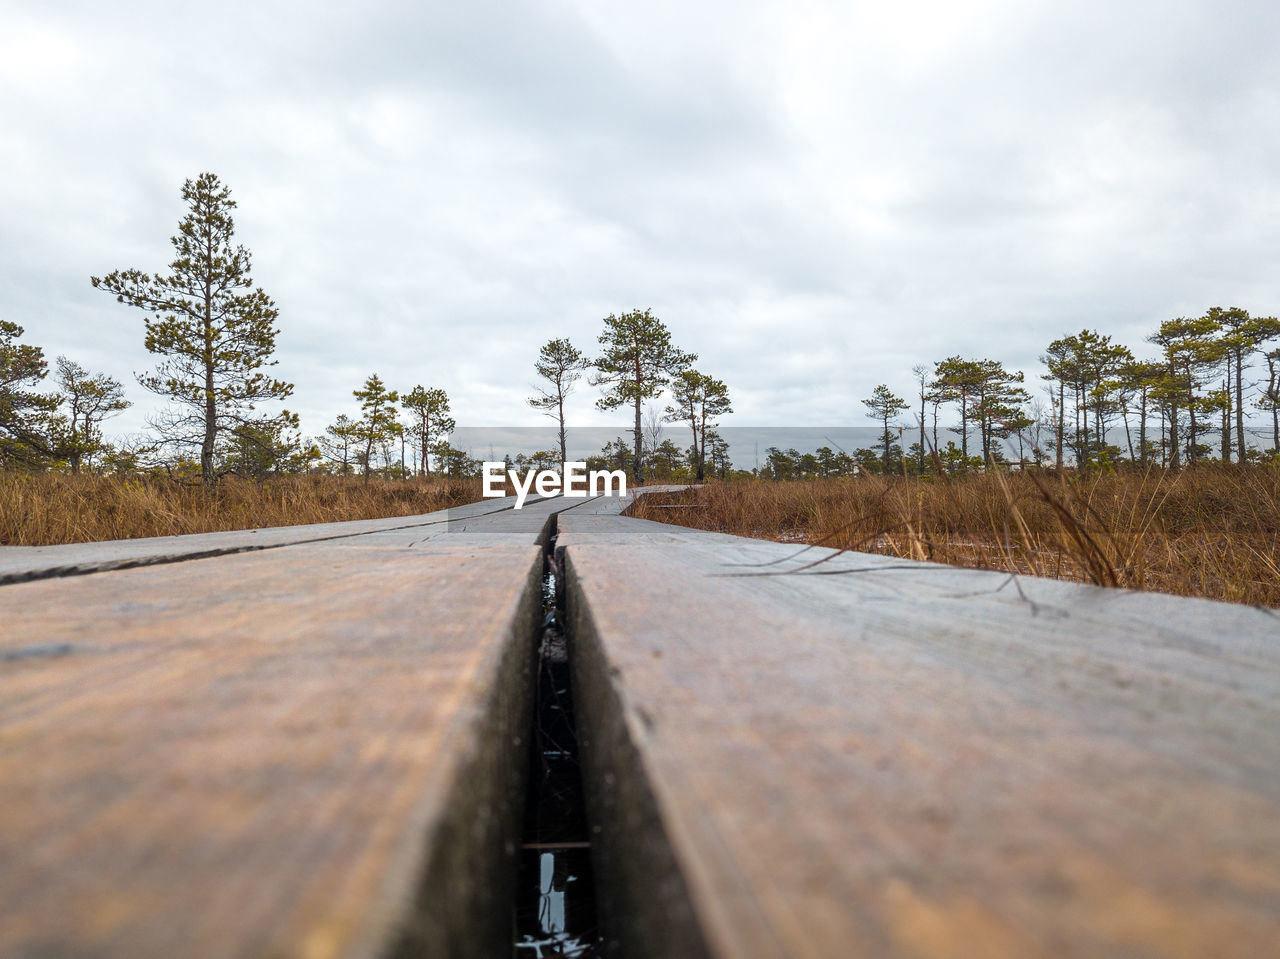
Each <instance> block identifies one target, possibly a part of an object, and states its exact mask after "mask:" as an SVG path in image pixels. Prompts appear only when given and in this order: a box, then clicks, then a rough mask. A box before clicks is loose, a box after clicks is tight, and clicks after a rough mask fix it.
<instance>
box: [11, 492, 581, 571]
mask: <svg viewBox="0 0 1280 959" xmlns="http://www.w3.org/2000/svg"><path fill="white" fill-rule="evenodd" d="M539 503H541V504H542V505H538V504H539ZM555 503H556V501H554V500H552V501H545V500H540V499H537V498H535V499H533V500H531V501H530V502H529V503H528V504H527V505H526V507H525V510H522V511H521V512H522V513H523V512H525V511H526V510H527V511H529V512H530V513H538V512H541V513H542V514H543V515H544V516H545V514H546V511H547V510H548V509H549V508H552V506H553V505H554V504H555ZM514 505H515V497H514V496H507V497H504V498H501V499H498V498H495V499H486V500H481V501H479V502H476V503H467V504H465V505H463V506H455V507H453V508H451V509H447V510H438V511H437V512H434V513H424V514H421V515H418V516H393V517H388V518H386V519H367V520H352V521H350V522H344V523H317V524H312V525H308V526H273V527H264V528H261V529H245V530H234V531H231V532H226V533H193V534H190V535H186V536H153V537H146V538H142V539H120V540H110V541H106V542H98V543H74V544H70V545H66V546H0V585H4V584H7V583H20V582H27V581H30V580H33V579H46V578H50V577H58V576H74V575H82V574H85V573H95V572H105V571H107V570H112V569H132V568H135V567H138V566H152V565H159V564H163V563H174V562H182V561H184V560H190V559H203V558H207V557H210V556H225V555H230V554H234V553H244V552H253V551H255V550H260V549H275V548H278V547H281V546H295V545H301V544H304V543H319V542H329V541H334V540H340V539H346V538H349V537H352V536H362V535H366V534H370V533H381V532H396V531H402V530H418V531H419V532H423V533H426V532H431V531H437V530H438V531H447V530H449V529H457V528H460V527H463V526H466V525H469V524H475V523H482V524H484V523H489V522H492V521H493V520H494V519H501V518H502V516H503V514H506V513H511V512H513V510H512V507H513V506H514ZM535 507H536V508H535ZM510 532H511V533H514V532H515V530H514V528H512V529H511V530H510ZM510 541H514V539H511V540H510Z"/></svg>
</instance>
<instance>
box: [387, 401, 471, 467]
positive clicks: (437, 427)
mask: <svg viewBox="0 0 1280 959" xmlns="http://www.w3.org/2000/svg"><path fill="white" fill-rule="evenodd" d="M400 405H401V406H402V407H404V409H406V410H408V411H409V416H410V417H411V419H412V423H411V425H410V426H409V432H410V433H411V434H412V435H413V436H414V437H415V438H416V439H417V440H418V445H419V449H420V450H421V452H422V459H421V461H420V462H419V464H418V472H419V473H420V474H421V475H423V476H430V475H431V462H430V459H429V456H430V453H431V452H432V451H433V450H434V449H435V448H436V446H437V445H438V444H439V443H440V441H441V440H443V438H444V437H445V436H447V435H448V434H450V433H452V432H453V429H454V427H455V426H456V425H457V424H456V423H454V421H453V417H452V416H450V415H449V394H448V393H446V392H445V391H444V390H442V389H439V388H432V389H427V388H425V387H423V386H421V385H418V386H415V387H414V388H413V389H412V390H410V391H409V392H408V393H406V394H405V395H404V397H403V398H402V399H401V400H400Z"/></svg>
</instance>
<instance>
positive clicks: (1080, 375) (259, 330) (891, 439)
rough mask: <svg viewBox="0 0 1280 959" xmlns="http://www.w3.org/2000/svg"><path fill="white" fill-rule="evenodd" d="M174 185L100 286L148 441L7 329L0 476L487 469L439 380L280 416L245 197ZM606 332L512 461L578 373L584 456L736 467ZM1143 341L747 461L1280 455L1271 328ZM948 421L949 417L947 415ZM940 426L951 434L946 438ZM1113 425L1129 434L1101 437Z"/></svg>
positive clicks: (620, 328) (688, 387)
mask: <svg viewBox="0 0 1280 959" xmlns="http://www.w3.org/2000/svg"><path fill="white" fill-rule="evenodd" d="M182 197H183V200H184V201H185V202H186V204H187V214H186V216H184V217H183V219H182V220H181V221H180V223H179V226H178V232H177V234H176V235H175V236H173V237H171V238H170V243H171V245H172V246H173V248H174V259H173V260H172V261H171V262H170V264H169V265H168V272H167V273H165V274H163V275H161V274H157V275H154V276H153V275H151V274H148V273H144V272H142V271H141V270H137V269H125V270H116V271H114V272H112V273H109V274H107V275H105V276H102V277H96V276H95V277H92V278H91V280H92V283H93V285H94V287H95V288H99V289H102V290H104V291H106V292H108V293H110V294H113V295H114V296H115V298H116V300H117V301H119V302H120V303H123V304H125V305H128V306H132V307H136V308H139V309H141V310H143V311H144V313H145V314H146V317H145V319H144V322H143V327H144V329H143V333H144V343H145V345H146V348H147V350H148V351H150V352H151V353H152V354H154V355H155V356H156V357H157V360H156V363H157V365H156V368H155V369H154V370H152V371H151V372H148V373H146V374H143V375H140V376H139V377H138V382H139V384H140V385H141V386H143V387H144V388H145V389H147V390H149V391H150V392H152V393H155V394H157V395H159V396H161V397H163V398H165V399H166V400H167V401H168V403H167V405H166V406H165V407H164V408H163V409H162V410H161V411H160V412H159V413H158V414H156V415H155V416H153V417H152V419H151V421H150V429H149V431H148V432H147V433H146V434H145V435H143V436H139V437H132V438H128V439H124V440H117V441H115V442H110V441H108V440H107V439H105V437H104V433H103V425H104V423H105V422H106V421H107V420H108V419H109V418H110V417H112V416H114V415H116V414H118V413H120V412H121V411H122V410H124V409H126V408H127V407H128V406H129V405H130V403H129V401H128V400H127V399H125V396H124V387H123V386H122V384H121V383H120V381H119V380H117V379H115V378H113V377H111V376H110V375H108V374H106V373H100V372H92V371H89V370H86V369H85V368H84V367H82V366H80V365H79V364H78V363H76V362H75V361H73V360H71V359H69V358H67V357H65V356H60V357H58V358H57V361H56V367H55V371H54V373H53V379H52V383H51V384H50V383H49V382H47V380H48V377H49V375H50V371H49V369H48V362H47V360H46V359H45V356H44V352H43V350H42V349H41V348H40V347H38V346H33V345H31V344H26V343H22V342H20V340H21V337H22V336H23V329H22V327H20V326H19V325H17V324H16V323H13V322H9V321H4V320H0V469H6V470H24V471H44V470H56V471H66V472H70V473H77V472H80V471H81V470H93V471H103V472H152V473H156V472H159V473H165V474H168V475H170V476H173V477H177V478H182V479H187V480H199V481H200V482H202V483H203V484H204V485H206V486H212V485H214V484H216V483H217V481H218V479H219V477H221V476H224V475H227V474H238V475H241V476H245V477H251V478H261V477H266V476H272V475H279V474H290V473H306V472H330V473H336V474H357V475H360V476H363V477H364V478H365V479H366V480H367V479H368V478H370V477H371V476H374V475H378V476H384V477H399V478H407V477H409V476H411V475H421V476H426V475H430V474H431V473H432V471H433V469H434V470H435V471H437V472H442V473H445V474H448V475H451V476H455V477H457V476H472V475H476V474H477V473H478V471H479V468H480V465H479V461H478V460H477V459H475V458H474V457H473V456H472V455H471V453H470V451H466V450H459V449H455V448H454V447H453V446H451V445H450V442H449V439H450V434H451V433H452V432H453V431H454V429H455V423H454V420H453V418H452V416H451V413H450V400H449V396H448V394H447V393H446V392H445V390H444V389H442V388H439V387H427V386H423V385H422V384H418V385H416V386H414V387H413V388H411V389H408V390H406V391H403V392H401V391H399V390H394V389H390V388H389V387H388V386H387V384H385V383H384V382H383V381H382V380H381V378H380V377H378V376H377V375H376V374H375V375H371V376H369V377H368V378H367V379H366V380H365V382H364V384H363V385H362V386H361V387H360V388H358V389H355V390H354V391H353V396H354V398H355V399H356V400H357V401H358V402H359V410H358V412H355V411H353V413H354V415H347V414H343V415H341V416H339V417H338V418H337V419H336V420H335V421H334V422H333V423H332V424H330V425H329V426H328V427H327V428H326V429H325V431H324V432H323V433H322V434H321V435H320V436H318V437H316V438H309V437H305V436H303V435H302V433H301V430H300V426H299V422H298V417H297V415H296V414H294V413H291V412H289V411H288V410H287V409H279V410H277V411H275V412H271V411H270V410H271V408H272V407H273V406H274V405H275V404H278V403H281V402H283V401H284V400H286V399H287V398H288V397H289V396H290V395H292V393H293V384H291V383H289V382H287V381H285V380H282V379H277V378H275V377H274V376H272V375H270V373H269V372H268V371H269V370H270V368H271V367H273V366H275V365H276V364H277V360H276V359H275V356H274V353H275V337H276V334H277V328H276V321H277V319H278V311H277V309H276V307H275V304H274V302H273V301H272V300H271V298H270V297H268V296H267V294H266V293H265V292H263V290H262V289H261V288H260V287H255V286H254V285H253V281H252V279H251V276H250V266H251V257H250V254H249V251H248V250H247V249H245V247H243V246H240V245H235V244H234V243H233V238H234V233H235V225H234V222H233V220H232V217H231V211H232V210H234V208H235V206H236V204H235V201H234V200H232V199H231V195H230V191H229V190H228V189H227V187H225V186H224V185H223V184H222V183H221V182H220V181H219V180H218V178H217V177H216V176H215V175H214V174H211V173H204V174H201V175H200V176H199V177H197V178H196V179H195V180H187V181H186V183H184V185H183V190H182ZM603 324H604V326H603V330H602V332H601V333H600V335H599V336H598V338H597V339H598V343H599V347H600V349H599V353H598V354H597V355H594V356H588V355H587V354H586V353H584V352H583V351H582V350H580V349H579V348H578V347H576V346H574V345H573V344H572V343H571V342H570V341H569V340H567V339H563V338H559V339H552V340H549V341H548V342H547V343H546V344H545V345H544V346H543V347H542V348H541V350H540V352H539V354H538V356H537V358H536V359H535V362H534V369H535V371H536V373H537V374H538V376H539V378H540V384H541V385H540V386H539V388H538V391H537V393H536V395H534V396H532V397H529V398H528V400H527V402H528V404H529V405H530V406H532V407H533V408H535V409H538V410H540V411H541V412H543V413H545V414H546V415H548V416H550V417H552V418H553V419H554V420H555V422H556V424H557V427H558V434H559V449H558V450H544V451H540V452H538V453H535V454H532V455H530V454H522V456H521V457H517V458H516V459H515V460H514V461H512V463H513V465H520V464H521V463H524V464H532V463H535V462H536V463H538V464H543V465H547V464H551V465H554V464H558V463H560V462H562V461H563V460H564V459H565V457H566V452H565V451H566V425H565V423H566V407H567V403H568V401H569V397H570V395H571V394H572V393H573V392H574V389H575V387H576V384H577V382H578V381H579V380H580V379H581V378H582V377H583V376H586V377H587V381H588V383H589V385H591V386H593V387H598V388H600V390H601V393H600V395H599V396H598V397H597V398H596V400H595V404H594V405H595V406H596V407H597V408H598V409H602V410H625V411H626V412H627V414H628V417H629V419H630V420H631V426H630V429H629V430H628V432H629V433H630V434H631V435H630V437H629V438H628V437H619V438H618V439H616V440H614V441H612V442H610V443H609V444H608V445H606V446H605V447H604V448H603V449H601V450H600V452H599V454H598V455H596V456H594V457H591V458H590V459H589V460H588V462H589V464H590V467H591V468H597V469H598V468H606V467H607V468H610V469H614V468H622V469H626V470H627V471H628V472H629V473H630V474H631V476H632V477H633V479H634V480H636V481H643V480H644V479H645V478H657V479H685V478H687V479H693V480H700V479H703V478H704V477H706V476H708V475H715V476H720V477H724V478H729V477H732V476H734V475H744V471H742V470H735V468H734V465H733V464H732V463H731V462H730V459H729V447H728V444H727V443H726V442H725V441H724V439H723V437H722V436H721V435H720V433H719V432H718V427H719V420H720V417H722V416H724V415H725V414H727V413H731V412H732V411H733V408H732V405H731V402H730V398H729V390H728V387H727V386H726V385H725V384H724V382H723V381H721V380H719V379H716V378H715V377H714V376H711V375H709V374H707V373H705V372H702V371H699V370H698V369H696V368H695V366H694V364H695V363H696V361H697V359H698V357H697V355H696V354H693V353H688V352H685V351H683V350H681V349H678V348H677V347H676V346H675V345H674V344H673V343H672V342H671V335H670V332H669V331H668V330H667V327H666V326H665V324H664V323H663V322H662V321H661V320H660V319H659V318H658V317H656V316H654V315H653V314H652V313H651V312H650V311H649V310H638V309H637V310H632V311H630V312H627V313H622V314H620V315H613V314H611V315H609V316H607V317H605V318H604V321H603ZM1148 341H1149V342H1150V343H1151V344H1153V345H1154V346H1155V347H1156V348H1157V350H1156V353H1155V355H1154V356H1152V357H1150V358H1147V359H1139V358H1137V357H1136V356H1135V354H1134V353H1133V352H1132V351H1131V350H1130V349H1129V348H1128V347H1125V346H1123V345H1120V344H1117V343H1113V342H1112V341H1111V339H1110V337H1108V336H1105V335H1102V334H1100V333H1097V332H1095V331H1092V330H1087V329H1086V330H1082V331H1081V332H1080V333H1078V334H1075V335H1072V336H1066V337H1063V338H1061V339H1057V340H1054V341H1053V342H1052V343H1050V344H1049V346H1048V348H1047V349H1046V351H1045V353H1044V355H1043V356H1042V357H1041V359H1042V361H1043V362H1044V364H1045V368H1046V372H1045V374H1044V375H1043V376H1042V379H1043V380H1044V381H1045V383H1044V388H1043V390H1042V391H1040V395H1033V391H1031V390H1030V389H1029V388H1028V384H1027V383H1026V378H1025V375H1024V374H1023V373H1022V372H1021V371H1016V370H1008V369H1006V368H1005V367H1004V366H1003V364H1002V363H1001V362H1000V361H998V360H991V359H966V358H963V357H959V356H951V357H947V358H946V359H943V360H939V361H938V362H936V363H933V364H932V365H922V366H917V367H915V368H914V370H913V373H914V376H915V383H916V389H915V390H913V391H912V395H911V396H910V398H904V397H902V396H898V395H897V394H895V393H894V392H893V391H892V390H891V389H890V388H889V387H888V386H887V385H884V384H881V385H879V386H877V387H876V388H875V390H874V391H873V392H872V395H871V396H870V397H868V398H866V399H864V400H862V403H863V405H864V406H865V407H866V415H867V416H869V417H871V418H872V419H874V420H875V421H877V422H878V424H879V430H880V434H881V435H880V441H879V442H878V443H877V444H876V445H875V446H874V447H873V448H868V449H858V450H853V451H849V452H846V451H837V450H832V449H830V448H827V447H824V448H822V449H818V450H815V451H812V452H805V451H797V450H794V449H786V450H783V449H778V448H776V447H771V448H770V449H768V450H767V451H766V458H765V462H764V463H763V464H760V465H759V466H758V467H757V468H756V469H754V470H753V471H752V473H753V474H754V475H761V476H765V477H769V478H774V479H786V478H795V477H805V476H841V475H848V474H851V473H857V472H889V473H908V472H927V471H930V470H936V469H938V468H941V469H943V470H946V471H948V472H956V471H964V470H977V469H984V468H986V467H988V466H990V465H1000V464H1012V463H1016V464H1020V465H1024V466H1026V465H1041V466H1045V465H1053V466H1057V467H1059V468H1062V467H1065V466H1074V467H1077V468H1081V469H1087V468H1108V467H1110V466H1113V465H1115V464H1118V463H1122V462H1126V461H1127V462H1131V463H1134V464H1138V465H1142V466H1147V465H1160V466H1168V467H1178V466H1181V465H1183V464H1195V463H1197V462H1199V461H1201V460H1204V459H1208V458H1218V459H1221V460H1222V461H1224V462H1250V461H1261V460H1265V459H1276V458H1277V457H1280V452H1278V451H1280V347H1277V346H1276V343H1277V341H1280V321H1277V320H1276V319H1275V318H1274V317H1255V316H1251V315H1250V314H1249V313H1248V312H1247V311H1246V310H1243V309H1239V308H1235V307H1232V308H1229V309H1224V308H1221V307H1214V308H1212V309H1210V310H1208V311H1207V312H1206V313H1205V314H1204V315H1203V316H1200V317H1195V318H1185V317H1180V318H1178V319H1173V320H1168V321H1167V322H1164V323H1161V324H1160V327H1159V329H1158V330H1157V331H1156V332H1154V333H1153V334H1152V335H1151V336H1150V337H1148ZM763 348H764V346H762V349H763ZM50 385H52V386H53V388H52V389H49V388H48V387H49V386H50ZM664 401H665V405H662V404H663V403H664ZM1255 410H1260V411H1264V412H1266V413H1269V414H1270V420H1271V424H1270V430H1269V432H1270V440H1271V445H1270V448H1266V449H1263V448H1259V447H1261V446H1262V445H1263V444H1261V443H1257V442H1255V443H1254V444H1250V443H1249V442H1248V437H1247V434H1249V433H1251V432H1252V433H1257V432H1258V431H1257V429H1256V428H1252V429H1249V428H1246V425H1245V423H1246V412H1250V411H1255ZM944 417H945V418H947V419H948V420H951V422H948V423H945V424H944V425H941V426H940V420H942V419H943V418H944ZM663 423H674V424H678V427H679V430H680V432H681V434H682V435H683V436H684V437H687V445H684V444H683V443H677V442H674V441H672V440H671V439H669V438H668V439H664V438H662V437H661V433H662V424H663ZM685 429H687V430H688V432H687V433H684V430H685ZM948 431H950V432H951V433H953V434H954V435H955V436H958V437H959V444H958V445H957V443H956V442H955V440H954V439H952V438H947V440H946V442H945V444H943V443H941V442H940V440H941V439H942V438H943V434H945V433H946V432H948ZM1265 432H1267V431H1263V434H1264V435H1265ZM1118 435H1122V436H1123V438H1124V442H1123V445H1121V444H1117V443H1112V442H1110V441H1109V440H1110V439H1111V438H1112V437H1115V436H1118ZM904 444H906V445H905V449H904Z"/></svg>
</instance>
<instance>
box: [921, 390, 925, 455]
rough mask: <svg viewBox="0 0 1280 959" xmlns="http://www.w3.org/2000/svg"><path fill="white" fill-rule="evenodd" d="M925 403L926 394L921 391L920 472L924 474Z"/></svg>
mask: <svg viewBox="0 0 1280 959" xmlns="http://www.w3.org/2000/svg"><path fill="white" fill-rule="evenodd" d="M924 401H925V392H924V389H923V387H922V388H921V390H920V472H921V473H923V472H924Z"/></svg>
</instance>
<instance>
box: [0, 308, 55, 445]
mask: <svg viewBox="0 0 1280 959" xmlns="http://www.w3.org/2000/svg"><path fill="white" fill-rule="evenodd" d="M21 336H22V327H20V326H19V325H18V324H17V323H10V322H9V321H7V320H0V467H5V466H9V465H11V464H16V465H22V466H34V465H38V464H40V463H42V462H43V461H44V460H45V459H46V458H47V457H48V456H49V454H50V452H51V451H50V444H49V437H48V429H47V425H48V424H47V417H48V415H49V414H50V413H52V411H53V410H54V408H55V407H56V406H57V405H58V400H57V397H54V396H49V395H47V394H43V393H36V392H33V391H32V387H34V386H36V385H37V384H39V382H40V381H41V380H43V379H44V377H45V374H46V372H47V369H48V363H46V362H45V358H44V351H43V350H42V349H40V347H38V346H30V345H28V344H25V343H19V342H17V340H18V338H19V337H21Z"/></svg>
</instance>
